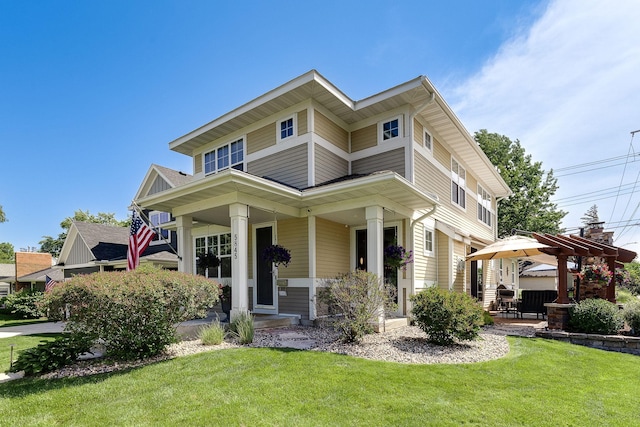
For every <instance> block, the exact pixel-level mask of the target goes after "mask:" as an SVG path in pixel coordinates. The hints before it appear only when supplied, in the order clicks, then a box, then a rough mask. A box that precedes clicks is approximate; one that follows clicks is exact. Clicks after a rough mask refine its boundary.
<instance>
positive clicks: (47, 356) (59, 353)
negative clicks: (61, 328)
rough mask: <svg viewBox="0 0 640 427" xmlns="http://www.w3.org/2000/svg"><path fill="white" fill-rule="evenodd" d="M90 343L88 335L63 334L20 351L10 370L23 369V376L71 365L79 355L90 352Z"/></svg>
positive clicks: (91, 343) (91, 342) (17, 370)
mask: <svg viewBox="0 0 640 427" xmlns="http://www.w3.org/2000/svg"><path fill="white" fill-rule="evenodd" d="M92 345H93V341H92V340H91V339H90V338H89V337H86V336H82V335H74V334H65V335H63V336H61V337H58V338H56V339H55V340H54V341H49V342H43V343H42V344H38V346H36V347H33V348H28V349H26V350H23V351H21V352H20V354H19V355H18V359H17V360H16V361H15V362H14V363H13V366H12V368H11V371H12V372H19V371H24V374H25V376H32V375H38V374H45V373H47V372H51V371H55V370H56V369H59V368H62V367H64V366H67V365H71V364H72V363H74V362H75V361H76V360H77V359H78V356H79V355H81V354H83V353H88V352H90V350H91V346H92Z"/></svg>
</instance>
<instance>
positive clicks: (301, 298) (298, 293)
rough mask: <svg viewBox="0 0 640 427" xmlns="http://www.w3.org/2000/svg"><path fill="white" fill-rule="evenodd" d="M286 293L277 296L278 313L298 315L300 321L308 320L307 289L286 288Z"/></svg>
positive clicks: (308, 297) (308, 298)
mask: <svg viewBox="0 0 640 427" xmlns="http://www.w3.org/2000/svg"><path fill="white" fill-rule="evenodd" d="M286 293H287V295H286V296H282V295H278V311H279V312H280V313H295V314H300V315H301V319H302V320H309V300H310V299H311V298H310V296H309V288H287V289H286Z"/></svg>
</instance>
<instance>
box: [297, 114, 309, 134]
mask: <svg viewBox="0 0 640 427" xmlns="http://www.w3.org/2000/svg"><path fill="white" fill-rule="evenodd" d="M307 132H309V129H308V126H307V110H302V111H299V112H298V135H304V134H305V133H307Z"/></svg>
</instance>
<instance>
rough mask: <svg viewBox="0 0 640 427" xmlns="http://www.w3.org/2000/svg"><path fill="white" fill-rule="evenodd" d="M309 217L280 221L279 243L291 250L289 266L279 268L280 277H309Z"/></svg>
mask: <svg viewBox="0 0 640 427" xmlns="http://www.w3.org/2000/svg"><path fill="white" fill-rule="evenodd" d="M307 223H308V220H307V218H293V219H284V220H280V221H278V244H279V245H280V246H284V247H285V248H287V249H289V250H290V251H291V262H290V263H289V266H288V267H283V266H280V267H279V268H278V277H279V278H281V279H293V278H300V277H304V278H307V277H309V238H308V235H309V226H308V225H307Z"/></svg>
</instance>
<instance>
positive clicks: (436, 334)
mask: <svg viewBox="0 0 640 427" xmlns="http://www.w3.org/2000/svg"><path fill="white" fill-rule="evenodd" d="M411 302H412V303H413V309H412V311H411V312H412V314H413V317H414V318H415V321H416V324H417V325H418V327H420V329H422V330H423V331H424V332H425V333H426V334H427V336H428V340H429V341H430V342H433V343H435V344H439V345H451V344H453V343H454V338H458V339H459V340H473V339H475V338H477V337H478V333H479V332H480V326H481V325H482V320H483V314H482V313H483V310H482V307H481V306H480V305H478V303H477V302H476V300H475V299H474V298H473V297H471V296H469V295H467V294H463V293H459V292H452V291H448V290H444V289H439V288H437V287H431V288H428V289H425V290H423V291H421V292H419V293H417V294H415V295H412V296H411Z"/></svg>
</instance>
